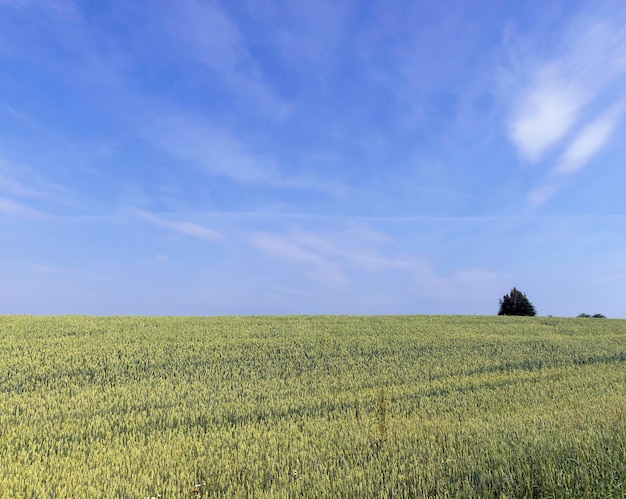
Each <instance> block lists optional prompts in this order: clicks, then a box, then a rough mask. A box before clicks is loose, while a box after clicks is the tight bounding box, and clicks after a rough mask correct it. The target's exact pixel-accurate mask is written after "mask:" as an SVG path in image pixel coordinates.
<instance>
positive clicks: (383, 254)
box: [247, 225, 501, 301]
mask: <svg viewBox="0 0 626 499" xmlns="http://www.w3.org/2000/svg"><path fill="white" fill-rule="evenodd" d="M247 241H248V243H249V244H250V245H252V246H253V247H255V248H256V249H258V250H260V251H262V252H263V253H265V254H266V255H268V256H270V257H272V258H274V259H277V260H279V261H281V262H282V263H283V264H284V265H285V266H287V267H289V266H290V265H293V264H295V265H296V266H297V267H300V269H302V270H304V272H305V274H306V276H307V278H309V279H313V280H315V281H320V282H322V283H324V284H325V285H326V286H328V287H329V288H331V289H333V290H335V291H337V290H338V289H341V288H345V287H347V286H358V284H357V283H358V282H368V283H369V284H368V285H372V283H373V282H377V281H378V280H379V279H380V280H381V281H380V282H381V283H383V282H385V283H386V284H385V285H391V284H390V282H389V281H390V280H391V281H393V282H395V283H396V284H395V289H394V290H393V291H389V292H390V293H392V294H393V295H394V296H397V295H399V294H402V293H407V294H410V295H411V296H422V297H428V298H429V299H436V300H443V301H445V300H453V299H458V298H459V297H460V296H462V294H463V293H468V292H471V290H472V289H475V288H473V287H472V286H480V287H481V288H488V289H490V290H491V291H495V290H496V289H497V288H498V286H499V285H501V282H500V278H499V276H498V275H497V274H496V273H493V272H491V271H489V270H485V269H464V270H459V271H453V272H450V273H449V274H447V275H443V274H441V273H440V272H438V271H437V269H436V268H435V266H434V265H433V263H432V262H430V261H429V259H428V258H425V257H424V256H421V255H413V254H407V255H397V254H389V252H388V251H385V250H384V246H386V245H387V244H388V243H391V242H392V241H391V240H390V239H389V238H388V237H387V236H386V235H385V234H383V233H380V232H378V231H374V230H373V229H371V228H369V227H367V226H365V225H357V226H354V225H353V226H351V227H348V228H347V229H346V230H345V231H343V232H337V233H319V232H315V231H293V232H289V233H271V232H255V233H251V234H249V235H248V237H247ZM372 280H374V281H373V282H372ZM352 292H356V293H358V292H359V291H358V290H353V291H352Z"/></svg>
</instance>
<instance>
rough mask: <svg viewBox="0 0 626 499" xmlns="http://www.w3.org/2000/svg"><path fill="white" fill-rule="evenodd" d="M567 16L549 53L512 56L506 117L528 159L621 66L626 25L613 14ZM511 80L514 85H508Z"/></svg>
mask: <svg viewBox="0 0 626 499" xmlns="http://www.w3.org/2000/svg"><path fill="white" fill-rule="evenodd" d="M583 19H584V20H580V19H574V20H572V21H571V22H570V25H569V27H568V29H566V30H565V31H564V33H563V36H562V37H561V40H560V43H557V44H555V49H554V50H553V51H552V54H551V58H547V59H544V60H543V61H540V62H536V61H533V60H529V61H527V62H523V61H522V62H519V61H518V62H517V63H516V64H517V66H516V67H515V68H514V69H513V71H514V73H515V74H514V75H513V76H514V77H515V80H516V81H517V80H519V81H522V82H528V83H526V84H523V85H522V86H521V87H517V88H515V89H514V90H513V95H511V96H510V97H511V98H512V99H513V108H512V112H511V115H510V118H509V122H508V130H509V135H510V138H511V140H512V141H513V143H514V144H515V146H516V147H517V148H518V149H519V150H520V152H521V153H522V154H523V155H524V156H525V157H526V158H527V159H528V160H530V161H537V160H540V159H542V158H543V157H544V156H545V154H546V153H547V152H548V150H549V149H550V148H551V147H553V146H555V145H556V144H557V143H558V142H559V141H560V140H562V139H565V138H567V134H568V132H569V131H571V130H572V129H573V128H574V127H575V126H576V124H577V123H578V122H579V120H581V119H583V118H584V115H583V111H584V110H585V109H586V107H587V106H588V105H590V104H591V103H592V102H594V101H595V100H596V99H597V98H598V97H599V96H600V95H601V94H602V92H603V91H605V90H606V89H607V87H609V86H610V85H612V84H615V83H616V82H617V81H618V78H621V77H622V76H623V74H624V72H625V71H626V56H625V55H624V54H625V53H626V30H624V29H623V27H622V25H621V24H620V23H619V22H618V20H612V19H604V18H601V19H600V18H598V17H597V16H595V17H593V16H583ZM514 86H515V85H514Z"/></svg>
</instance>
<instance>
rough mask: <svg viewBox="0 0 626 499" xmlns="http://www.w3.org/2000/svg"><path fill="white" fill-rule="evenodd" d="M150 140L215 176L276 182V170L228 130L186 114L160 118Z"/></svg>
mask: <svg viewBox="0 0 626 499" xmlns="http://www.w3.org/2000/svg"><path fill="white" fill-rule="evenodd" d="M144 135H145V136H146V138H147V139H148V140H149V141H150V142H151V143H152V144H154V145H155V147H157V148H160V149H162V150H163V151H165V152H167V153H168V154H170V155H172V156H173V157H175V158H178V159H182V160H185V161H188V162H190V163H191V164H193V165H194V166H195V167H197V168H199V169H201V170H203V171H205V172H208V173H212V174H218V175H223V176H225V177H229V178H232V179H233V180H237V181H243V182H263V181H270V180H272V179H276V178H277V177H278V172H277V169H276V167H275V166H274V165H273V164H272V163H271V162H270V161H269V160H267V159H266V158H264V157H263V156H262V155H261V154H255V153H253V152H250V150H249V148H248V147H246V144H245V142H244V141H243V140H242V139H241V138H239V137H237V136H236V135H235V134H234V133H233V132H231V131H230V130H228V129H227V128H224V127H222V128H220V127H215V126H211V125H210V124H209V123H207V122H206V120H203V119H201V118H199V117H194V116H190V115H185V114H182V113H180V114H178V115H168V116H164V117H162V118H157V119H156V120H155V121H154V122H153V123H149V124H147V125H146V128H145V130H144Z"/></svg>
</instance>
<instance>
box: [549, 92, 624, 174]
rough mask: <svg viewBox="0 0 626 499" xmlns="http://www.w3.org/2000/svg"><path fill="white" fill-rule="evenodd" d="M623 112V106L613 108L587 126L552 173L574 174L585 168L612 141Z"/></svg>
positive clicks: (570, 145)
mask: <svg viewBox="0 0 626 499" xmlns="http://www.w3.org/2000/svg"><path fill="white" fill-rule="evenodd" d="M623 110H624V106H623V104H618V105H616V106H613V107H612V108H610V109H609V110H608V111H606V112H605V113H603V114H602V115H601V116H600V117H599V118H596V119H595V120H594V121H592V122H591V123H589V124H588V125H586V126H585V127H584V128H583V129H582V130H581V131H580V132H579V133H578V134H577V135H576V137H574V139H573V140H572V142H571V143H570V144H569V146H568V147H567V149H566V150H565V152H564V153H563V155H562V156H561V159H560V161H559V163H558V164H557V166H556V167H555V168H554V169H553V170H552V173H553V174H555V175H561V174H572V173H576V172H578V171H580V170H581V169H582V168H584V167H585V166H586V165H587V163H588V162H589V160H590V159H591V158H592V157H593V156H594V155H595V154H596V153H597V152H598V151H600V150H601V149H602V148H603V147H604V146H605V145H606V144H607V143H608V142H609V141H610V139H611V136H612V135H613V133H614V131H615V129H616V127H617V126H618V124H619V120H620V118H621V116H622V114H623Z"/></svg>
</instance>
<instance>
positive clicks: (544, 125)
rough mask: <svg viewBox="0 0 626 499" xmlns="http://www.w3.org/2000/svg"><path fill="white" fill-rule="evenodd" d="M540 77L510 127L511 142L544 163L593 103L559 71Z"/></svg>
mask: <svg viewBox="0 0 626 499" xmlns="http://www.w3.org/2000/svg"><path fill="white" fill-rule="evenodd" d="M540 73H541V74H539V75H538V76H537V78H536V81H535V82H534V83H533V85H532V86H531V88H530V89H528V90H527V91H526V92H524V94H523V95H522V96H521V98H520V99H519V102H518V103H517V105H516V106H515V110H514V112H513V116H512V117H511V121H510V123H509V133H510V136H511V139H512V140H513V142H514V143H515V144H516V145H517V147H518V148H519V149H520V151H521V152H522V153H523V154H524V156H525V157H526V158H527V159H529V160H531V161H536V160H538V159H541V158H542V157H543V155H544V154H545V152H546V150H547V149H548V148H549V147H550V146H552V145H553V144H554V143H555V142H557V141H558V140H560V139H562V138H563V137H564V136H565V134H566V133H567V132H568V131H569V130H570V129H571V127H572V126H573V125H574V123H575V122H576V120H577V118H578V115H579V113H580V110H581V108H582V107H583V106H584V105H585V104H586V103H587V102H588V100H589V96H588V95H587V94H586V93H585V92H584V91H583V90H582V89H581V88H578V87H577V85H576V84H573V83H572V82H571V81H569V80H568V78H566V76H565V75H560V74H558V73H560V71H559V70H556V69H554V68H547V69H544V70H542V71H541V72H540Z"/></svg>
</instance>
